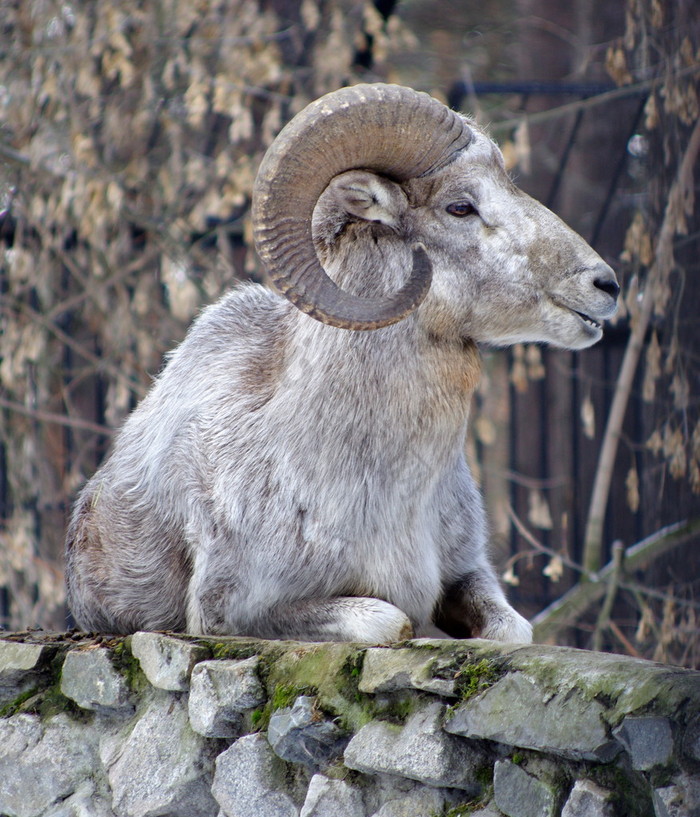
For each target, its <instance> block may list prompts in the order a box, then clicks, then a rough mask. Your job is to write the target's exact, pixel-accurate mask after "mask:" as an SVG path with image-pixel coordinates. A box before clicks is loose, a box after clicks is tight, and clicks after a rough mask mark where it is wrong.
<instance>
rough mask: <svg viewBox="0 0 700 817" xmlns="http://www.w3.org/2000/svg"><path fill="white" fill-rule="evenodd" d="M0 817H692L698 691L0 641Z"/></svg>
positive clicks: (172, 646) (465, 662) (439, 645)
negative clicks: (470, 815)
mask: <svg viewBox="0 0 700 817" xmlns="http://www.w3.org/2000/svg"><path fill="white" fill-rule="evenodd" d="M0 715H1V718H0V815H12V817H15V815H16V816H17V817H49V815H50V817H113V815H116V816H117V817H122V816H123V817H157V816H158V815H161V816H162V817H208V815H211V817H446V816H447V815H449V817H462V815H468V814H476V815H480V817H500V815H507V817H647V816H648V817H651V816H652V815H656V817H692V815H700V673H698V672H692V671H690V670H683V669H677V668H674V667H669V666H664V665H659V664H652V663H649V662H645V661H638V660H634V659H629V658H624V657H620V656H613V655H604V654H597V653H590V652H582V651H577V650H571V649H565V648H556V647H539V646H532V647H516V646H504V645H499V644H495V643H492V642H486V641H438V640H416V641H410V642H406V643H404V644H400V645H396V646H392V647H365V646H358V645H352V644H300V643H295V642H267V641H253V640H248V639H233V638H229V639H202V638H192V637H187V636H169V635H161V634H155V633H137V634H136V635H134V636H132V637H130V638H125V639H124V638H108V637H97V638H95V637H89V636H85V635H81V634H66V635H56V636H52V635H48V634H43V633H39V634H33V633H22V634H15V635H12V634H6V635H5V636H4V637H3V638H2V640H0Z"/></svg>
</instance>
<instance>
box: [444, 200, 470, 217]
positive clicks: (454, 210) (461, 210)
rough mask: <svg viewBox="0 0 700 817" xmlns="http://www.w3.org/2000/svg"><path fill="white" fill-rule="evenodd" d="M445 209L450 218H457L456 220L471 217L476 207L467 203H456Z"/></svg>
mask: <svg viewBox="0 0 700 817" xmlns="http://www.w3.org/2000/svg"><path fill="white" fill-rule="evenodd" d="M446 209H447V212H448V213H449V214H450V215H451V216H457V218H464V217H465V216H473V215H474V214H475V213H476V207H474V205H473V204H470V203H469V202H468V201H456V202H454V203H453V204H448V205H447V208H446Z"/></svg>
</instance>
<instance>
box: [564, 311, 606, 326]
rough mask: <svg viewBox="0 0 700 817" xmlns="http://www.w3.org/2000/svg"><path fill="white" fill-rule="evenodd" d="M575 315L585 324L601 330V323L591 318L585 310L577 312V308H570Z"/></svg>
mask: <svg viewBox="0 0 700 817" xmlns="http://www.w3.org/2000/svg"><path fill="white" fill-rule="evenodd" d="M571 311H572V312H573V313H574V314H575V315H578V316H579V318H581V320H582V321H583V322H584V323H585V324H586V325H587V326H590V327H591V329H597V330H601V329H602V328H603V325H602V324H601V323H600V322H599V321H597V320H596V319H595V318H592V317H591V316H590V315H586V313H585V312H579V311H578V309H572V310H571Z"/></svg>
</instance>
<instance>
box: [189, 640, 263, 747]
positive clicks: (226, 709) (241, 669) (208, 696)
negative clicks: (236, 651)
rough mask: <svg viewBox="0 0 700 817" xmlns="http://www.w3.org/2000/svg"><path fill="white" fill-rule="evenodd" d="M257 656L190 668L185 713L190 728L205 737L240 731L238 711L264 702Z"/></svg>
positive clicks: (234, 733) (207, 663)
mask: <svg viewBox="0 0 700 817" xmlns="http://www.w3.org/2000/svg"><path fill="white" fill-rule="evenodd" d="M258 663H259V659H258V658H257V657H256V656H254V657H253V658H246V659H244V660H241V661H202V662H201V663H199V664H197V666H196V667H195V668H194V670H193V671H192V677H191V681H190V684H191V686H190V697H189V712H190V723H191V724H192V728H193V729H194V730H195V731H196V732H199V734H200V735H204V736H205V737H219V738H228V737H236V736H238V735H239V734H240V728H241V723H242V715H241V713H242V712H245V711H246V710H247V709H252V708H253V707H256V706H259V705H260V704H263V703H265V700H266V694H265V690H264V689H263V686H262V684H261V683H260V679H259V678H258V674H257V668H258Z"/></svg>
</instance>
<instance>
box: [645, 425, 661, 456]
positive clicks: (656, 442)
mask: <svg viewBox="0 0 700 817" xmlns="http://www.w3.org/2000/svg"><path fill="white" fill-rule="evenodd" d="M645 447H646V448H648V449H649V450H650V451H653V453H654V454H658V453H659V452H660V451H661V449H662V448H663V447H664V442H663V439H662V437H661V433H660V431H659V430H658V429H656V430H655V431H654V432H652V435H651V437H649V439H648V440H647V441H646V443H645Z"/></svg>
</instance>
